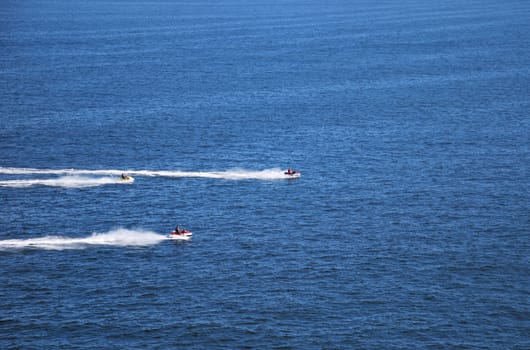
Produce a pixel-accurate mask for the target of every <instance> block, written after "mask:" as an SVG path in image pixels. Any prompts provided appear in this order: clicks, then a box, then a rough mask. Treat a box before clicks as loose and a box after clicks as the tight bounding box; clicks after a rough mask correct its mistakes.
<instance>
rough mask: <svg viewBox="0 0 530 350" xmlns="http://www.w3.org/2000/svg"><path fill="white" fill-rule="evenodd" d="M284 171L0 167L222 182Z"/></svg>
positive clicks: (5, 170) (272, 175)
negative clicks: (192, 178)
mask: <svg viewBox="0 0 530 350" xmlns="http://www.w3.org/2000/svg"><path fill="white" fill-rule="evenodd" d="M284 172H285V170H282V169H280V168H271V169H265V170H246V169H231V170H225V171H182V170H117V169H106V170H105V169H102V170H86V169H35V168H5V167H0V174H7V175H16V174H25V175H27V174H48V175H102V176H105V175H109V176H119V175H121V174H123V173H126V174H128V175H132V176H146V177H169V178H185V177H195V178H209V179H223V180H280V179H288V178H292V177H290V176H289V175H286V174H285V173H284Z"/></svg>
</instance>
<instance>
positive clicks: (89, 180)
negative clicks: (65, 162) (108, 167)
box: [0, 175, 130, 188]
mask: <svg viewBox="0 0 530 350" xmlns="http://www.w3.org/2000/svg"><path fill="white" fill-rule="evenodd" d="M128 183H130V182H124V181H120V179H119V178H114V177H108V176H107V177H98V178H94V177H86V176H77V175H73V176H61V177H58V178H55V179H24V180H5V181H0V187H18V188H25V187H32V186H52V187H65V188H83V187H95V186H103V185H115V184H128Z"/></svg>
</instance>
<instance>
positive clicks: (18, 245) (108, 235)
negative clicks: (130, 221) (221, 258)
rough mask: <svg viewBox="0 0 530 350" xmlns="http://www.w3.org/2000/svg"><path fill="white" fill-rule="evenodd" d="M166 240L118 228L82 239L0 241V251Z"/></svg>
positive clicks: (43, 238) (60, 237) (150, 233)
mask: <svg viewBox="0 0 530 350" xmlns="http://www.w3.org/2000/svg"><path fill="white" fill-rule="evenodd" d="M164 240H167V238H166V236H164V235H160V234H158V233H155V232H152V231H142V230H128V229H124V228H119V229H116V230H112V231H109V232H105V233H93V234H92V235H90V236H88V237H84V238H74V237H64V236H44V237H39V238H28V239H7V240H0V250H4V251H5V250H13V249H26V248H33V249H46V250H65V249H86V248H89V247H93V246H116V247H133V246H151V245H155V244H158V243H160V242H162V241H164Z"/></svg>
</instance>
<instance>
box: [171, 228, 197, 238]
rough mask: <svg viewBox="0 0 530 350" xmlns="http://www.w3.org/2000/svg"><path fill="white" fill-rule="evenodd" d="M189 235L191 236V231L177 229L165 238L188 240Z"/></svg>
mask: <svg viewBox="0 0 530 350" xmlns="http://www.w3.org/2000/svg"><path fill="white" fill-rule="evenodd" d="M191 235H193V233H192V232H191V231H189V230H186V229H177V230H175V231H171V232H170V233H169V234H168V235H167V238H171V239H190V238H191Z"/></svg>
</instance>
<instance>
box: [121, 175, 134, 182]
mask: <svg viewBox="0 0 530 350" xmlns="http://www.w3.org/2000/svg"><path fill="white" fill-rule="evenodd" d="M119 181H120V182H125V183H133V182H134V177H132V176H129V175H122V176H121V177H120V179H119Z"/></svg>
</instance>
